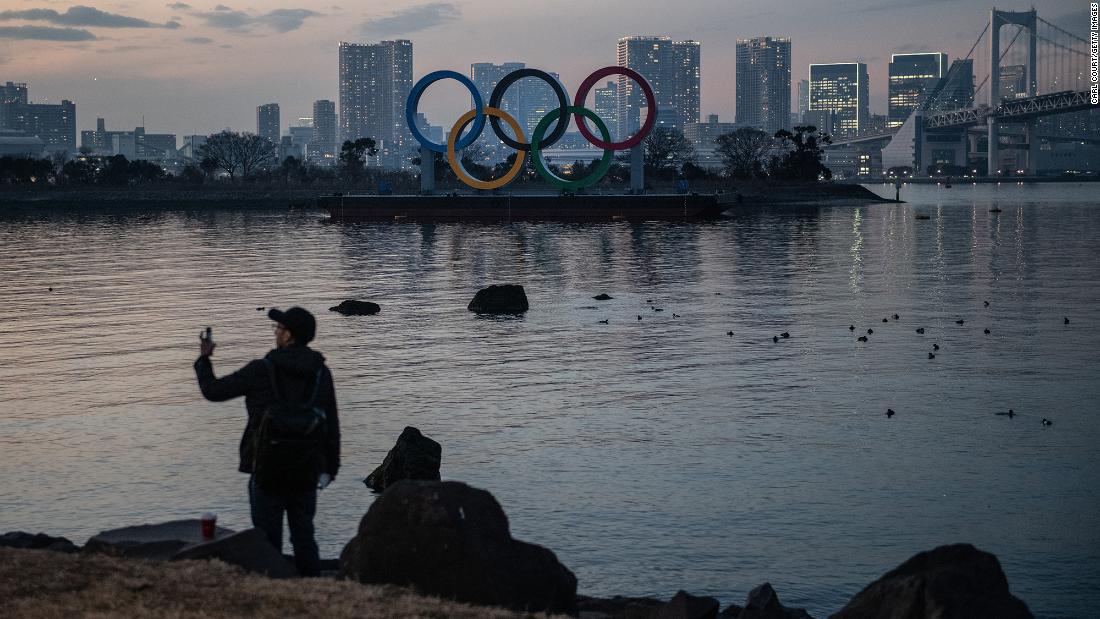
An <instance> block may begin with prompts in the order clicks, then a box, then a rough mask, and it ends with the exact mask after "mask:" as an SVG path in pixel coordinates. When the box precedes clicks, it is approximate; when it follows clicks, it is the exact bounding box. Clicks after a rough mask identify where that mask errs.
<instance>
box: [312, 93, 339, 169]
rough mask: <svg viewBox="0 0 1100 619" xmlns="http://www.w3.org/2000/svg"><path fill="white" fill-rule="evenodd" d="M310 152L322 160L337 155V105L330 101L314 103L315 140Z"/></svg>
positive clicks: (324, 100) (320, 100) (323, 100)
mask: <svg viewBox="0 0 1100 619" xmlns="http://www.w3.org/2000/svg"><path fill="white" fill-rule="evenodd" d="M309 152H310V154H311V156H316V157H318V158H322V159H323V158H325V157H331V156H334V155H336V104H335V103H333V102H332V101H329V100H328V99H319V100H317V101H314V102H313V138H312V141H311V142H310V144H309Z"/></svg>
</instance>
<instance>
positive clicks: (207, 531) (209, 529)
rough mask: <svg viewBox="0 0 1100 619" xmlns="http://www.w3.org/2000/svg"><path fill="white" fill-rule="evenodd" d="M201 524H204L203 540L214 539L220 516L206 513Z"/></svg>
mask: <svg viewBox="0 0 1100 619" xmlns="http://www.w3.org/2000/svg"><path fill="white" fill-rule="evenodd" d="M199 522H201V523H202V537H203V539H214V533H215V531H217V528H218V515H217V514H212V513H210V512H206V513H205V514H203V515H202V520H200V521H199Z"/></svg>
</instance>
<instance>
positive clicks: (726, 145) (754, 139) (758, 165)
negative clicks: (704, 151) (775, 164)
mask: <svg viewBox="0 0 1100 619" xmlns="http://www.w3.org/2000/svg"><path fill="white" fill-rule="evenodd" d="M714 143H715V144H717V148H716V149H715V150H716V151H717V153H718V155H719V156H720V157H721V158H722V163H723V165H724V167H725V170H726V174H727V175H729V176H732V177H734V178H753V177H757V176H763V175H764V162H765V160H766V157H767V155H768V151H770V150H771V149H772V147H773V146H774V144H775V140H774V139H773V138H772V137H771V136H770V135H768V134H767V133H765V132H764V131H761V130H760V129H753V128H751V127H741V128H740V129H738V130H736V131H734V132H732V133H726V134H724V135H720V136H718V137H717V138H716V139H715V140H714Z"/></svg>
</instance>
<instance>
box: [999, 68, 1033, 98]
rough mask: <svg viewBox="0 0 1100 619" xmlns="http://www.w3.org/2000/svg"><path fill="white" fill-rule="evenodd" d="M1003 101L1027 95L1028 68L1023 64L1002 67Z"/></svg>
mask: <svg viewBox="0 0 1100 619" xmlns="http://www.w3.org/2000/svg"><path fill="white" fill-rule="evenodd" d="M998 92H999V93H1000V95H1001V99H1015V98H1016V95H1022V94H1027V67H1025V66H1024V65H1022V64H1010V65H1008V66H1005V67H1001V83H1000V90H999V91H998Z"/></svg>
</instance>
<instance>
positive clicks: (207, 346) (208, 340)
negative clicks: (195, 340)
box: [199, 327, 215, 357]
mask: <svg viewBox="0 0 1100 619" xmlns="http://www.w3.org/2000/svg"><path fill="white" fill-rule="evenodd" d="M214 346H215V344H214V335H213V333H212V332H211V329H210V327H207V328H206V329H205V330H204V331H201V332H199V355H200V356H202V357H209V356H210V355H212V354H214Z"/></svg>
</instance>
